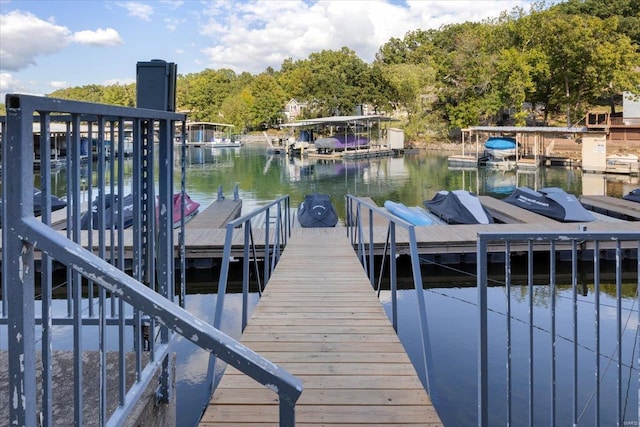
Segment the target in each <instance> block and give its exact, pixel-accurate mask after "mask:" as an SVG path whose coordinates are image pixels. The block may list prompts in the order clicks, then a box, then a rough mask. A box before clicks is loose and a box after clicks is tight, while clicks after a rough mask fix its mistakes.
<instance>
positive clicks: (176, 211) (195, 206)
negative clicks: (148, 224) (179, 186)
mask: <svg viewBox="0 0 640 427" xmlns="http://www.w3.org/2000/svg"><path fill="white" fill-rule="evenodd" d="M181 194H182V193H175V194H174V195H173V203H172V206H173V228H178V227H180V223H181V221H180V214H181V212H182V197H181ZM159 200H160V197H159V196H156V221H157V220H158V219H159V218H160V203H159ZM199 209H200V203H198V202H196V201H194V200H192V199H191V197H189V195H188V194H187V193H184V222H185V224H186V223H187V222H189V221H191V219H192V218H193V217H194V216H196V215H197V214H198V211H199Z"/></svg>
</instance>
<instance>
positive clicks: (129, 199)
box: [80, 194, 133, 230]
mask: <svg viewBox="0 0 640 427" xmlns="http://www.w3.org/2000/svg"><path fill="white" fill-rule="evenodd" d="M119 200H120V196H118V195H117V194H105V195H104V228H105V229H110V228H116V229H117V228H118V227H119V226H120V212H119V211H118V209H119ZM98 221H99V218H98V199H96V200H94V201H93V203H92V204H91V212H85V213H84V214H83V215H82V217H81V218H80V228H81V229H82V230H88V229H89V227H90V226H91V228H93V229H94V230H98V229H99V228H98V227H99V222H98ZM132 225H133V194H128V195H126V196H124V197H123V198H122V228H123V229H125V228H129V227H131V226H132Z"/></svg>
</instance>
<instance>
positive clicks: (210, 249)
mask: <svg viewBox="0 0 640 427" xmlns="http://www.w3.org/2000/svg"><path fill="white" fill-rule="evenodd" d="M480 198H481V201H482V203H483V204H484V205H485V206H486V207H487V208H488V209H489V210H490V211H491V212H492V214H493V215H498V216H500V217H502V219H501V220H502V221H503V222H505V223H504V224H486V225H431V226H421V227H416V239H417V243H418V252H419V253H420V254H422V255H429V254H441V255H444V254H452V255H455V257H454V259H467V258H466V255H467V254H475V252H476V243H477V238H478V233H479V232H491V233H501V232H547V231H549V232H574V231H577V230H578V229H579V227H580V226H583V227H586V228H588V230H590V231H612V230H617V231H622V232H626V231H632V232H635V231H638V230H639V229H640V226H639V224H640V223H639V222H637V220H636V221H624V220H623V221H618V222H608V221H601V220H596V221H593V222H588V223H581V224H576V223H561V222H557V221H554V220H552V219H549V218H546V217H543V216H541V215H537V214H535V213H531V212H529V211H526V210H522V209H520V208H518V207H516V206H512V205H510V204H508V203H505V202H503V201H500V200H497V199H492V198H490V197H485V196H481V197H480ZM616 200H618V199H616ZM617 203H620V201H618V202H617ZM629 203H633V202H629ZM239 208H240V207H239V202H238V201H233V200H226V199H225V200H222V201H219V202H213V203H212V204H211V205H210V206H209V207H208V208H207V209H206V210H204V211H203V212H200V213H199V214H198V215H196V217H195V218H194V219H193V220H192V221H190V222H189V223H188V224H187V227H186V230H185V236H184V241H185V256H186V258H187V263H188V266H194V267H195V268H210V267H211V266H213V264H214V263H215V261H216V260H217V259H220V258H222V252H223V249H224V240H225V235H226V230H225V229H224V228H220V227H224V225H225V224H226V221H229V220H231V219H233V218H234V215H235V213H233V212H234V210H235V209H239ZM610 209H613V208H612V207H610ZM616 209H617V208H616ZM619 212H628V214H629V215H633V216H634V217H635V218H638V215H640V212H637V211H634V210H629V211H624V210H622V208H620V211H619ZM598 215H599V214H598ZM362 219H363V222H364V223H365V224H368V212H367V211H366V209H365V210H364V212H363V218H362ZM639 219H640V218H639ZM294 221H295V219H294ZM216 225H217V227H216ZM339 229H340V230H341V231H340V232H339V233H341V234H342V235H343V236H346V234H347V233H346V230H345V229H344V228H343V227H339ZM60 233H61V234H66V231H60ZM92 233H93V235H92V241H93V242H94V250H95V251H96V252H97V251H98V247H97V243H98V241H99V239H98V234H99V233H100V232H99V231H97V230H94V231H93V232H92ZM174 233H175V234H174V239H175V242H176V243H177V242H178V230H177V229H176V230H175V231H174ZM264 233H265V229H264V228H261V227H254V230H253V236H254V241H255V242H257V246H256V249H257V250H258V251H260V250H262V249H263V248H262V246H261V244H260V242H264ZM105 234H106V235H105V244H106V246H107V249H109V248H110V245H111V243H110V233H108V232H107V233H105ZM88 235H89V233H87V232H83V233H82V239H81V242H80V244H81V245H82V246H85V247H86V246H87V244H88V243H87V242H88ZM386 236H387V222H386V221H385V220H384V218H382V217H381V216H380V215H374V229H373V240H374V251H375V253H376V254H378V255H380V254H382V253H383V252H384V247H385V244H384V243H385V240H386ZM396 237H397V250H398V253H399V254H404V253H408V251H409V239H408V235H407V233H406V231H404V230H402V229H400V230H397V234H396ZM363 238H364V240H365V241H367V242H368V240H369V232H368V231H367V232H365V233H363ZM271 241H273V240H271ZM121 244H122V246H124V252H125V258H127V259H130V258H131V257H132V254H133V251H132V248H133V234H132V231H131V230H130V229H127V230H124V241H123V242H122V243H121ZM0 248H1V242H0ZM489 250H490V251H503V250H504V247H503V246H502V245H495V246H491V247H490V248H489ZM534 250H538V248H537V247H534ZM539 250H546V249H545V248H544V247H541V248H540V249H539ZM243 253H244V240H243V232H242V230H239V229H238V230H236V231H234V236H233V243H232V248H231V256H233V257H242V256H243ZM175 255H176V258H177V257H178V256H179V251H178V248H177V246H176V252H175ZM35 257H36V259H39V258H40V252H38V251H36V253H35ZM465 262H466V261H465Z"/></svg>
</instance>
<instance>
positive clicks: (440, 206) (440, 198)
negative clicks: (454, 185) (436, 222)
mask: <svg viewBox="0 0 640 427" xmlns="http://www.w3.org/2000/svg"><path fill="white" fill-rule="evenodd" d="M424 206H425V208H427V209H429V210H430V211H431V212H432V213H433V214H435V215H437V216H438V217H440V218H441V219H442V220H443V221H445V222H447V223H449V224H492V223H493V222H494V221H493V217H492V216H491V215H490V214H489V212H488V211H487V210H486V208H485V207H484V206H482V203H480V200H479V199H478V198H477V197H476V196H475V195H474V194H471V193H469V192H468V191H466V190H454V191H446V190H442V191H439V192H438V193H437V194H436V195H435V196H434V197H433V199H431V200H425V201H424Z"/></svg>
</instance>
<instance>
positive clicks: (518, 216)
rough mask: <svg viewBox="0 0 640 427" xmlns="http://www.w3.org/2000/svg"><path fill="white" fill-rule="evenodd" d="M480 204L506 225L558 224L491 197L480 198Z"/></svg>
mask: <svg viewBox="0 0 640 427" xmlns="http://www.w3.org/2000/svg"><path fill="white" fill-rule="evenodd" d="M478 198H479V199H480V203H482V205H483V206H484V207H485V208H487V210H488V211H489V213H490V214H491V216H492V217H493V218H494V219H495V220H496V221H498V222H502V223H505V224H522V223H531V224H553V223H555V224H557V223H558V221H556V220H553V219H551V218H547V217H546V216H543V215H539V214H537V213H535V212H531V211H528V210H526V209H522V208H519V207H517V206H514V205H512V204H510V203H507V202H505V201H502V200H498V199H494V198H493V197H489V196H479V197H478Z"/></svg>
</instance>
